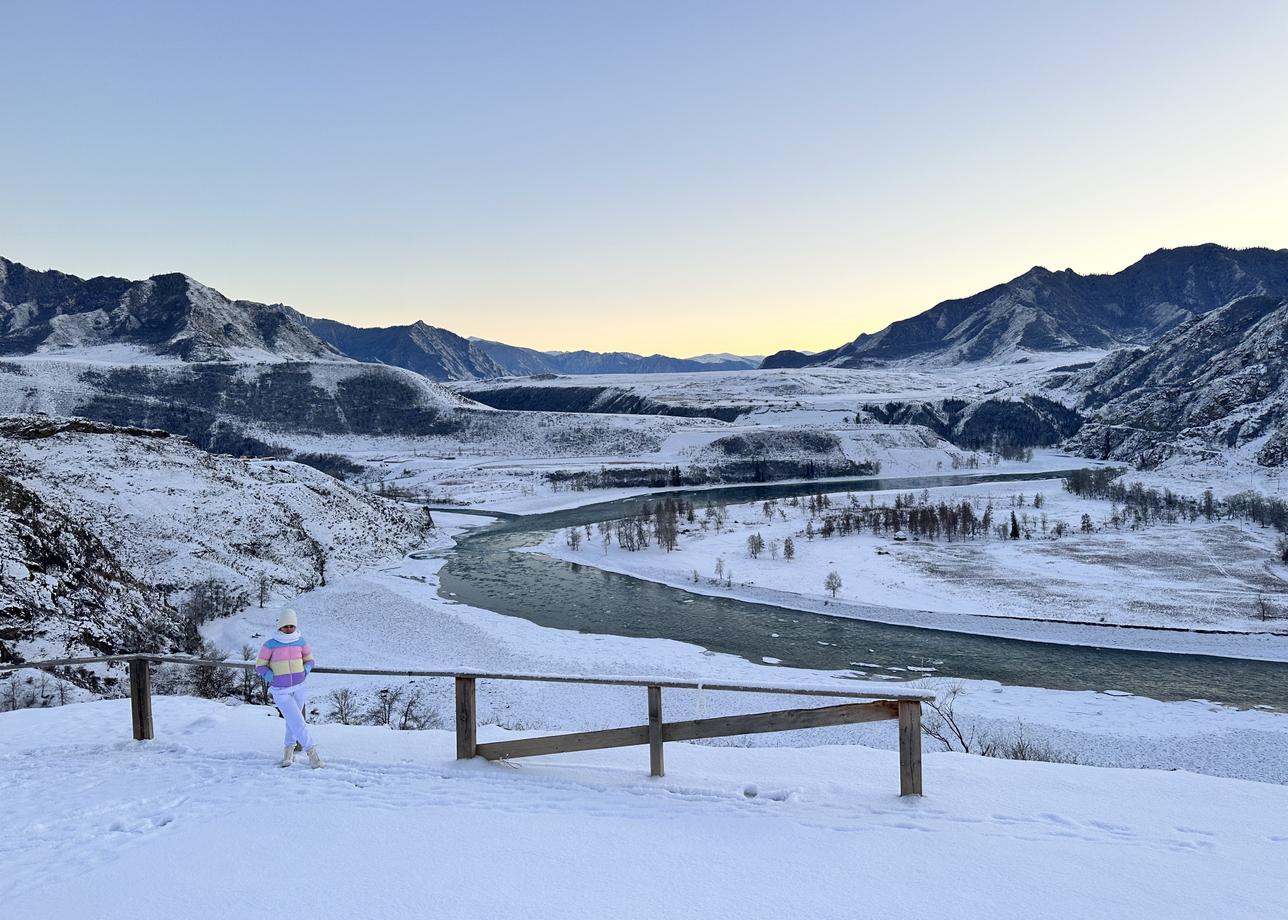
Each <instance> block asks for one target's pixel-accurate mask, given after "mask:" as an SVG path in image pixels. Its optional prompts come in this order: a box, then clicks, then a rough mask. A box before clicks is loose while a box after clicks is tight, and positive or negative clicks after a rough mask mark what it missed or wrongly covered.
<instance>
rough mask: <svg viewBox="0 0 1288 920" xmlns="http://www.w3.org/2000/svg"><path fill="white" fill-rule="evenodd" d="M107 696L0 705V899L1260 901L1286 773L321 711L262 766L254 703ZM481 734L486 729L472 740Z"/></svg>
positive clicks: (142, 908)
mask: <svg viewBox="0 0 1288 920" xmlns="http://www.w3.org/2000/svg"><path fill="white" fill-rule="evenodd" d="M155 713H156V724H157V740H156V741H153V742H144V743H138V742H134V741H131V740H129V705H128V702H127V701H124V700H112V701H103V702H96V703H86V704H76V705H72V706H67V707H63V708H60V709H56V710H27V711H22V712H17V713H9V714H6V715H5V716H4V717H3V718H0V750H2V751H3V752H4V753H3V754H0V789H3V790H4V794H5V804H6V808H5V825H6V830H8V831H9V833H6V834H4V835H3V836H0V865H4V866H5V872H4V874H3V876H0V897H3V898H4V899H5V903H6V905H7V907H8V909H9V910H11V911H13V914H14V915H15V916H47V917H67V916H83V915H88V916H94V917H98V918H103V920H112V918H118V917H119V918H125V917H131V918H151V917H156V918H166V920H169V918H172V917H174V916H185V917H192V918H206V917H209V918H224V917H229V916H243V915H252V916H254V915H260V914H262V913H264V912H269V911H274V910H278V909H280V904H281V903H282V899H286V900H287V901H288V902H289V904H290V910H291V912H292V913H296V912H298V913H301V914H303V915H305V916H310V917H316V918H349V917H356V916H376V917H386V916H388V917H407V918H413V917H431V916H432V917H448V918H455V917H462V918H464V917H478V916H482V915H488V914H491V915H499V916H527V917H537V918H540V917H552V918H554V917H587V918H593V917H605V916H614V917H622V918H634V917H639V918H655V917H680V916H702V917H712V918H731V920H732V918H757V917H766V918H768V917H774V918H778V917H782V916H802V917H811V918H829V917H836V918H842V917H844V918H849V917H853V916H855V913H856V911H860V910H862V909H863V908H862V907H861V905H868V906H870V907H873V908H875V909H879V910H882V911H885V910H893V909H894V905H898V909H899V910H900V911H901V912H902V911H907V912H910V913H912V914H914V915H915V914H926V915H935V916H939V915H943V914H944V911H945V910H946V909H948V906H949V905H951V915H952V916H955V917H963V918H974V917H979V918H985V917H987V918H998V920H1005V918H1025V920H1027V918H1029V917H1032V916H1041V917H1044V918H1052V920H1056V918H1066V917H1067V918H1083V917H1087V916H1097V917H1103V918H1117V917H1122V918H1133V920H1135V918H1140V917H1149V916H1159V917H1163V916H1166V917H1170V918H1191V917H1193V918H1205V920H1206V918H1210V917H1212V916H1218V915H1221V916H1278V915H1280V914H1282V913H1283V912H1284V911H1286V910H1288V893H1285V891H1284V890H1283V889H1282V886H1278V885H1275V884H1272V883H1270V880H1271V879H1273V878H1274V877H1275V876H1276V875H1278V874H1282V870H1283V869H1284V868H1286V867H1288V829H1286V828H1285V827H1284V824H1283V821H1282V819H1281V816H1282V815H1283V814H1284V813H1285V811H1288V789H1286V788H1284V787H1279V786H1270V785H1264V784H1257V783H1246V782H1240V781H1236V780H1224V779H1215V778H1212V777H1204V776H1195V775H1191V774H1186V773H1166V772H1154V771H1120V770H1092V769H1087V768H1082V767H1071V766H1063V765H1053V764H1034V763H1013V762H999V761H992V760H985V759H982V758H974V757H968V756H965V755H954V754H929V755H927V757H926V762H925V771H926V783H927V792H928V795H927V796H925V797H924V798H921V799H915V798H911V799H900V798H899V797H898V795H897V757H896V755H895V754H893V753H892V752H887V751H873V750H867V749H864V748H859V747H818V748H811V749H791V750H787V749H755V750H751V749H725V748H716V747H704V746H697V745H686V744H672V745H668V746H667V768H668V775H667V776H666V777H665V778H661V779H650V778H649V777H647V776H646V775H645V774H646V772H647V755H646V753H645V752H644V750H643V749H639V748H627V749H621V750H615V751H600V752H592V753H587V754H577V755H560V756H553V757H547V758H538V759H534V760H524V761H518V762H516V763H515V764H514V765H512V766H505V765H501V764H489V763H484V762H482V761H473V762H470V763H464V764H462V763H458V762H456V761H455V760H453V757H454V741H453V737H452V735H451V734H450V733H448V732H439V731H426V732H391V731H387V730H384V729H377V728H370V727H343V726H334V725H323V726H320V727H318V728H317V735H318V738H319V745H320V746H321V747H322V749H323V750H325V752H326V755H327V760H328V763H329V765H328V767H327V768H325V769H323V770H309V769H307V767H304V766H301V765H297V766H296V767H294V768H291V769H289V770H281V769H278V768H276V767H275V766H274V765H273V757H272V755H271V754H270V751H271V750H272V748H274V747H275V746H276V744H277V742H278V735H279V732H280V722H279V721H278V720H277V719H276V718H275V717H273V716H272V715H271V714H270V713H269V711H268V710H266V709H265V708H262V707H252V706H242V705H223V704H220V703H214V702H209V701H201V700H194V699H190V698H161V699H158V700H157V702H156V709H155ZM500 736H501V733H500V732H498V731H496V730H494V729H484V730H483V738H484V739H495V738H497V737H500Z"/></svg>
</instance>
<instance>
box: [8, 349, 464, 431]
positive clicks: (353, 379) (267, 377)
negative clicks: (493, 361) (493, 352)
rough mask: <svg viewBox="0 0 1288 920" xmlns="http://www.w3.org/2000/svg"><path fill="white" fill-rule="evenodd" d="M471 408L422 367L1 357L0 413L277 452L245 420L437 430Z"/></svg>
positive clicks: (292, 426)
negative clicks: (253, 438) (252, 434)
mask: <svg viewBox="0 0 1288 920" xmlns="http://www.w3.org/2000/svg"><path fill="white" fill-rule="evenodd" d="M471 408H472V409H474V410H475V411H483V412H485V411H489V410H485V409H483V407H481V406H478V405H477V404H475V403H472V402H470V401H469V400H467V399H465V398H463V397H461V396H458V395H456V394H455V393H452V392H450V391H448V390H446V389H444V388H443V387H442V386H441V385H440V384H437V383H435V382H433V381H431V380H427V379H426V378H424V377H422V376H420V375H419V374H414V373H412V372H410V371H405V370H402V369H401V368H396V367H382V366H378V365H368V364H360V363H358V362H355V361H309V362H288V361H277V362H269V363H261V364H235V363H229V362H203V363H182V362H173V363H168V364H140V365H109V364H101V363H92V362H76V361H61V360H46V359H26V358H19V359H12V360H10V361H0V414H19V413H30V412H44V413H48V414H50V415H58V416H79V417H83V418H89V419H96V420H99V421H103V422H109V423H111V424H115V425H133V426H139V427H145V428H162V429H165V430H166V431H170V432H172V433H175V434H180V435H184V436H185V437H188V438H191V439H192V441H193V442H194V443H196V444H198V445H200V446H202V447H205V448H207V449H211V450H219V451H221V452H225V453H235V454H257V455H264V454H269V453H274V451H272V450H269V449H268V447H269V446H271V445H265V444H263V443H259V444H255V443H251V442H250V441H249V440H248V439H247V436H246V432H247V431H249V430H252V429H256V430H262V431H266V432H269V433H270V435H269V440H270V441H271V440H272V439H271V434H273V433H282V434H283V435H289V434H291V433H302V434H393V433H398V434H411V435H415V434H444V433H449V432H451V431H453V430H455V429H456V428H457V427H458V426H459V425H460V424H461V421H460V419H459V418H458V415H459V414H460V412H461V410H468V409H471ZM466 414H469V413H466ZM277 452H278V453H280V451H277Z"/></svg>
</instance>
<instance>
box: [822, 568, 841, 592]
mask: <svg viewBox="0 0 1288 920" xmlns="http://www.w3.org/2000/svg"><path fill="white" fill-rule="evenodd" d="M823 588H824V589H825V590H827V591H831V592H832V597H836V592H837V591H840V590H841V575H840V573H839V572H837V571H836V570H835V569H833V570H832V571H830V572H828V573H827V577H826V578H824V579H823Z"/></svg>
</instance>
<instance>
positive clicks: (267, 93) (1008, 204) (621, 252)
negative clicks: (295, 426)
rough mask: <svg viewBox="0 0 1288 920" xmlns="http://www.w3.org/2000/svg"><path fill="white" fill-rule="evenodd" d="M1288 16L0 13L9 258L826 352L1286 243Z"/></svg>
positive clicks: (962, 6) (720, 8)
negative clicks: (1053, 278) (931, 313)
mask: <svg viewBox="0 0 1288 920" xmlns="http://www.w3.org/2000/svg"><path fill="white" fill-rule="evenodd" d="M1285 47H1288V3H1283V2H1279V0H1272V2H1257V0H1248V2H1240V3H1233V4H1215V3H1210V2H1205V3H1191V2H1186V0H1176V2H1166V3H1163V2H1158V3H1155V2H1133V3H1097V2H1081V3H1065V4H1057V3H1047V2H1023V3H1008V2H998V3H972V2H955V3H936V2H919V3H908V4H895V3H886V2H883V3H870V4H869V3H863V2H858V0H854V2H835V3H833V2H810V0H799V2H780V3H762V2H756V0H739V2H702V0H686V2H675V3H672V2H665V0H659V2H649V3H616V2H612V0H600V2H586V3H570V2H558V0H550V2H511V3H496V2H489V0H473V2H469V3H458V4H439V3H429V2H425V3H395V2H370V3H351V2H346V3H331V2H326V0H313V2H308V3H292V2H275V3H262V2H241V0H229V2H220V3H173V2H165V3H144V2H130V0H118V2H113V3H101V2H90V3H65V2H61V0H38V2H28V0H4V2H0V99H2V100H3V106H2V108H0V112H3V129H2V130H0V177H2V178H3V182H4V195H3V198H0V255H4V256H6V257H8V258H10V259H13V260H15V261H18V262H22V263H24V264H26V265H29V266H31V267H33V268H42V269H43V268H57V269H59V270H61V271H65V272H69V273H72V274H76V275H81V276H87V277H88V276H93V275H100V274H110V275H120V276H125V277H130V278H142V277H147V276H149V275H153V274H159V273H163V272H170V271H181V272H185V273H187V274H189V275H192V276H193V277H195V278H197V279H199V280H201V281H203V282H205V283H206V284H209V285H211V286H213V287H215V288H218V289H219V290H221V291H222V292H224V293H225V294H227V295H229V296H231V297H236V298H242V299H248V300H258V301H264V302H283V303H288V304H291V305H292V306H295V307H297V308H298V309H300V310H302V311H303V312H305V313H308V314H310V315H313V316H325V317H329V318H333V319H338V320H341V321H344V322H348V323H352V324H355V325H361V326H374V325H391V324H396V323H410V322H414V321H416V320H424V321H425V322H427V323H430V324H431V325H436V326H441V327H443V328H447V329H450V330H452V331H454V332H457V333H459V334H462V335H474V336H480V337H484V338H490V339H496V340H501V341H505V342H509V343H511V344H516V345H527V346H531V347H536V348H545V349H574V348H591V349H596V350H625V351H634V352H641V353H646V354H647V353H652V352H662V353H666V354H672V355H691V354H699V353H705V352H719V351H730V352H736V353H741V354H764V353H769V352H773V351H777V350H779V349H782V348H796V349H802V350H818V349H823V348H828V347H833V346H836V345H839V344H841V343H843V342H846V341H849V340H850V339H853V338H854V337H856V336H857V335H858V334H859V333H862V332H872V331H875V330H877V329H880V328H882V327H883V326H885V325H887V324H888V323H890V322H891V321H894V320H896V319H900V318H903V317H906V316H911V315H913V314H916V313H919V312H921V311H922V310H924V309H926V308H928V307H930V306H932V305H934V304H935V303H937V302H938V301H940V300H943V299H946V298H949V297H959V296H966V295H969V294H972V293H974V292H976V291H978V290H981V289H983V288H986V287H988V286H990V285H992V284H996V283H999V282H1001V281H1005V280H1007V279H1009V278H1012V277H1015V276H1016V275H1019V274H1021V273H1023V272H1024V271H1026V270H1027V269H1028V268H1030V267H1031V266H1033V265H1044V266H1046V267H1048V268H1051V269H1061V268H1074V269H1075V270H1077V271H1080V272H1083V273H1090V272H1111V271H1117V270H1119V269H1121V268H1123V267H1125V266H1127V265H1129V264H1130V263H1132V262H1134V261H1136V260H1137V259H1138V258H1140V257H1141V256H1142V255H1144V254H1146V253H1148V252H1151V251H1153V250H1155V249H1158V248H1160V247H1167V246H1178V245H1188V244H1195V243H1201V242H1218V243H1222V244H1225V245H1229V246H1254V245H1261V246H1270V247H1273V248H1283V247H1286V246H1288V118H1285V117H1284V113H1285V96H1286V92H1285V91H1286V90H1288V54H1285V53H1284V48H1285Z"/></svg>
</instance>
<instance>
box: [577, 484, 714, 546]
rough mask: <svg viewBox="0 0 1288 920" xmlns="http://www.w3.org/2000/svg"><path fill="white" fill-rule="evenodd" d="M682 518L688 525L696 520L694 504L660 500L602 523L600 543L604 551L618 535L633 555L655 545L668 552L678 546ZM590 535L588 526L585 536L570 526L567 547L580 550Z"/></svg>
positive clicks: (587, 526)
mask: <svg viewBox="0 0 1288 920" xmlns="http://www.w3.org/2000/svg"><path fill="white" fill-rule="evenodd" d="M681 517H683V518H684V520H686V521H689V522H692V521H693V520H694V517H695V516H694V511H693V503H692V502H688V501H683V500H681V501H676V500H675V499H673V498H668V499H665V500H663V501H659V502H658V503H657V504H656V505H654V504H652V503H651V502H645V503H644V504H642V505H640V508H639V511H638V512H637V513H635V514H628V515H626V516H624V517H621V518H618V519H617V520H615V521H600V522H599V525H598V527H599V536H600V540H601V542H602V543H603V545H604V550H605V551H607V550H608V546H609V544H610V543H611V542H612V540H613V537H614V536H616V538H617V545H618V546H619V547H620V548H621V549H624V550H628V551H630V552H635V551H637V550H643V549H648V548H649V547H650V546H652V545H653V543H655V542H656V543H657V545H658V546H660V547H662V548H663V549H665V550H666V551H667V552H668V553H669V552H672V551H673V550H675V548H676V547H677V546H678V545H679V542H680V519H681ZM590 536H591V530H590V525H589V524H587V525H586V527H585V531H584V536H583V531H582V530H581V529H579V528H577V527H570V528H569V529H568V531H567V533H566V539H567V542H568V546H569V547H570V548H572V549H573V550H577V549H580V548H581V544H582V542H583V540H585V541H589V539H590Z"/></svg>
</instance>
